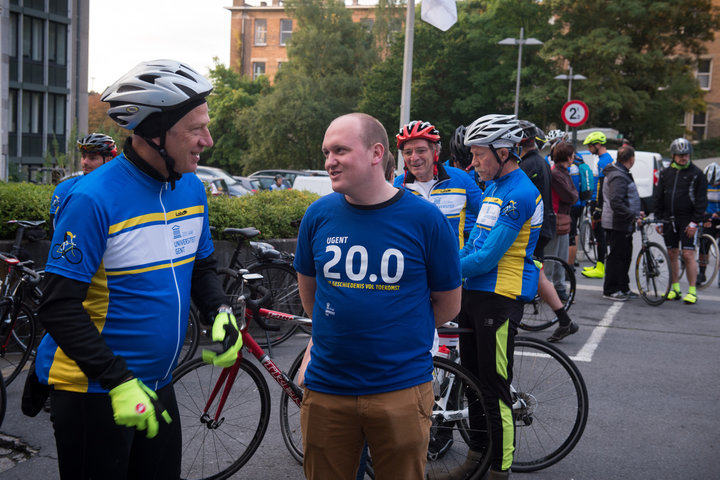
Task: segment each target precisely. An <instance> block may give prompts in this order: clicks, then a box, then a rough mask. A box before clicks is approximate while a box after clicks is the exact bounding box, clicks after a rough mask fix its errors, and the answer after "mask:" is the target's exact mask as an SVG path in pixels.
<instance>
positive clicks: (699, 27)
mask: <svg viewBox="0 0 720 480" xmlns="http://www.w3.org/2000/svg"><path fill="white" fill-rule="evenodd" d="M547 3H549V6H550V8H551V9H552V12H553V14H554V15H555V16H556V17H555V21H556V24H558V25H559V26H560V28H559V29H558V31H557V34H556V35H555V36H554V38H553V39H552V40H550V41H549V42H547V43H546V45H545V48H544V49H543V54H544V55H545V56H547V57H548V58H550V57H553V58H557V59H566V60H567V61H569V62H570V64H571V65H572V66H573V69H574V71H575V72H577V73H582V74H583V75H585V76H586V77H587V80H584V81H582V82H578V84H573V87H575V85H577V90H576V91H577V95H574V96H575V97H577V98H581V99H583V100H584V101H585V103H587V104H588V107H589V108H590V120H589V122H588V125H590V126H593V125H594V126H598V127H613V128H616V129H617V130H619V131H620V132H622V133H623V134H624V135H625V136H626V137H627V138H629V139H630V140H631V141H632V142H633V143H635V144H636V145H637V146H643V145H644V144H648V143H649V142H651V141H653V140H659V139H665V140H667V141H669V139H671V138H672V137H676V136H679V135H681V134H683V133H686V132H683V131H682V128H681V127H679V126H678V125H679V123H680V120H681V118H682V114H683V113H684V112H686V111H691V110H694V111H702V110H704V108H705V106H704V102H703V100H702V96H703V92H702V91H700V89H699V87H698V83H697V81H696V80H695V78H694V75H693V72H694V70H695V59H696V58H697V55H700V54H702V53H703V52H704V48H703V43H704V42H707V41H710V40H712V39H713V35H714V34H713V31H714V30H717V29H718V28H719V27H720V18H719V17H718V12H717V10H716V9H714V8H713V7H712V4H711V3H712V2H711V1H710V0H668V1H653V0H615V1H612V2H576V1H571V0H551V1H549V2H547ZM574 90H575V88H574ZM545 91H547V92H548V95H550V91H551V89H548V88H545ZM663 143H664V142H663Z"/></svg>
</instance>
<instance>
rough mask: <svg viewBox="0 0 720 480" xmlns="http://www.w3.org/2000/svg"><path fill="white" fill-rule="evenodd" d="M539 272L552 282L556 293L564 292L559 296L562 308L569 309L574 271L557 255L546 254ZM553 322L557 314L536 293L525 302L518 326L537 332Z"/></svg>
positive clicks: (574, 285)
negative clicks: (531, 298) (530, 299)
mask: <svg viewBox="0 0 720 480" xmlns="http://www.w3.org/2000/svg"><path fill="white" fill-rule="evenodd" d="M541 274H544V275H545V277H546V278H547V279H548V280H549V281H550V283H552V284H553V286H554V287H555V290H556V291H557V292H558V295H560V292H564V294H565V296H564V297H563V296H561V301H562V302H563V308H564V309H565V311H567V310H570V306H571V305H572V303H573V301H574V300H575V287H576V285H577V283H576V279H575V272H573V269H572V268H571V267H570V265H569V264H568V263H567V262H566V261H564V260H562V259H560V258H558V257H553V256H546V257H545V258H544V259H543V270H542V272H541ZM555 322H557V315H555V312H554V311H553V309H552V308H551V307H550V305H548V304H547V303H546V302H545V301H544V300H543V299H542V298H540V295H539V294H537V295H535V298H534V299H533V300H532V301H530V302H527V303H526V304H525V311H524V313H523V318H522V320H521V321H520V328H522V329H523V330H528V331H531V332H537V331H540V330H544V329H546V328H548V327H550V326H551V325H553V324H554V323H555Z"/></svg>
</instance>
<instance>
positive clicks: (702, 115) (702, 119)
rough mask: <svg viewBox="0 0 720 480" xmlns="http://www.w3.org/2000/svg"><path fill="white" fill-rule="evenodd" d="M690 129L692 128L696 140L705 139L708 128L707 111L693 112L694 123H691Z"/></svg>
mask: <svg viewBox="0 0 720 480" xmlns="http://www.w3.org/2000/svg"><path fill="white" fill-rule="evenodd" d="M690 130H692V132H693V138H694V139H695V140H704V139H705V131H706V130H707V113H706V112H694V113H693V114H692V125H690Z"/></svg>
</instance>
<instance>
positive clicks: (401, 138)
mask: <svg viewBox="0 0 720 480" xmlns="http://www.w3.org/2000/svg"><path fill="white" fill-rule="evenodd" d="M395 137H396V138H397V148H398V150H402V147H403V145H405V142H407V141H408V140H415V139H418V138H422V139H425V140H428V141H430V142H433V143H438V142H439V141H440V132H438V129H437V128H435V126H434V125H433V124H432V123H430V122H423V121H422V120H413V121H412V122H410V123H408V124H407V125H405V126H404V127H402V128H401V129H400V132H399V133H398V134H397V135H395Z"/></svg>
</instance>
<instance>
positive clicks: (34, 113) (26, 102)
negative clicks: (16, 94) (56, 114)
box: [22, 90, 43, 133]
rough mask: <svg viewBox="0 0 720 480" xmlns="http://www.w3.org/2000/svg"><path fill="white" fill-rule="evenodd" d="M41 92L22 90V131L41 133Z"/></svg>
mask: <svg viewBox="0 0 720 480" xmlns="http://www.w3.org/2000/svg"><path fill="white" fill-rule="evenodd" d="M42 95H43V94H42V93H39V92H29V91H27V90H26V91H24V92H23V96H22V133H41V131H42V130H41V125H42V113H43V108H42Z"/></svg>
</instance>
